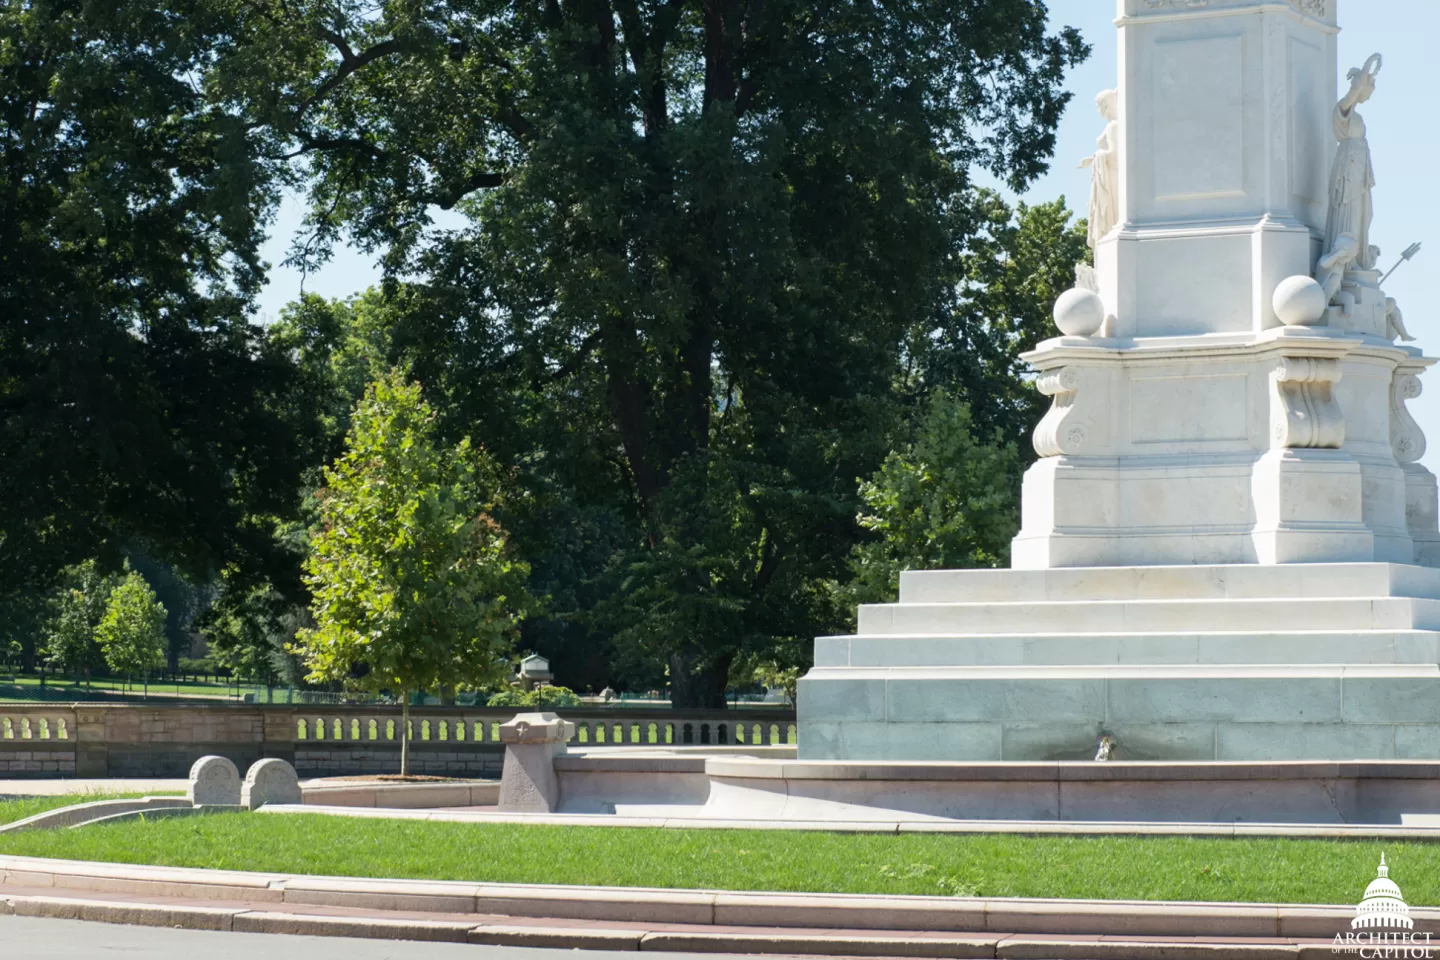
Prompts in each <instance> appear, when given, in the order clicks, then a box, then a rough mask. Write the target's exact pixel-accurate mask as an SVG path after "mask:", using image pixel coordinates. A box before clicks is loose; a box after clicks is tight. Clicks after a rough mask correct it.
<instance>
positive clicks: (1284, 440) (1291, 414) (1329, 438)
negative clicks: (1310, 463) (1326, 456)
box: [1270, 357, 1345, 449]
mask: <svg viewBox="0 0 1440 960" xmlns="http://www.w3.org/2000/svg"><path fill="white" fill-rule="evenodd" d="M1340 377H1341V373H1340V364H1339V362H1338V361H1336V360H1326V359H1320V358H1317V357H1285V358H1283V359H1281V361H1280V363H1279V365H1278V366H1277V367H1276V368H1275V370H1274V371H1273V372H1272V373H1271V374H1270V383H1271V385H1272V394H1271V401H1270V439H1271V441H1272V447H1274V448H1281V449H1302V448H1312V449H1313V448H1328V449H1339V448H1340V446H1342V445H1343V444H1344V443H1345V414H1344V412H1343V411H1342V410H1341V409H1340V404H1339V402H1337V401H1336V399H1335V384H1337V383H1339V382H1340Z"/></svg>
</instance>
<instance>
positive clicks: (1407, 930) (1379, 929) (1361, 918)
mask: <svg viewBox="0 0 1440 960" xmlns="http://www.w3.org/2000/svg"><path fill="white" fill-rule="evenodd" d="M1414 930H1415V921H1414V920H1413V919H1411V917H1410V907H1409V905H1408V904H1406V902H1405V898H1404V897H1403V896H1401V895H1400V887H1399V885H1398V884H1397V883H1396V882H1395V881H1394V880H1391V879H1390V867H1389V866H1388V865H1387V864H1386V863H1385V854H1383V853H1382V854H1380V866H1379V868H1378V869H1377V870H1376V871H1375V879H1374V880H1372V881H1370V886H1368V887H1366V888H1365V897H1364V899H1362V900H1361V901H1360V903H1359V905H1358V906H1356V907H1355V919H1354V920H1351V921H1350V932H1349V933H1345V934H1336V935H1335V944H1334V948H1333V952H1334V953H1347V954H1351V955H1359V956H1360V957H1362V958H1365V960H1370V958H1376V960H1378V958H1382V957H1386V958H1388V957H1421V958H1430V957H1432V956H1433V953H1432V949H1433V948H1432V947H1431V945H1430V934H1428V933H1415V932H1414Z"/></svg>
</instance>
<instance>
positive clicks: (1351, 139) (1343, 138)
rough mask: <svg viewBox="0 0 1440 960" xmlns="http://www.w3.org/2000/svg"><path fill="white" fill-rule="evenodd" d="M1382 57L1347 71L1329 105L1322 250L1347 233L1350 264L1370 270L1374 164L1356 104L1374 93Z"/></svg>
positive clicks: (1337, 245) (1333, 247) (1334, 247)
mask: <svg viewBox="0 0 1440 960" xmlns="http://www.w3.org/2000/svg"><path fill="white" fill-rule="evenodd" d="M1383 63H1384V61H1383V59H1382V58H1381V56H1380V54H1378V53H1377V54H1375V55H1374V56H1372V57H1371V58H1370V59H1369V60H1366V61H1365V66H1363V67H1361V68H1359V69H1357V70H1351V71H1350V73H1349V74H1348V75H1347V76H1348V77H1349V80H1350V90H1349V92H1348V93H1346V94H1345V96H1344V97H1343V98H1342V99H1341V100H1340V102H1339V103H1337V104H1336V105H1335V113H1334V115H1333V120H1334V124H1335V137H1336V138H1337V139H1338V140H1339V141H1340V145H1339V147H1338V148H1336V151H1335V165H1334V166H1333V167H1332V168H1331V171H1330V216H1329V219H1328V220H1327V222H1326V225H1325V251H1326V255H1327V256H1330V255H1333V254H1334V253H1336V252H1337V251H1339V250H1340V249H1341V238H1342V237H1344V236H1345V235H1346V234H1348V235H1349V238H1350V242H1353V243H1354V244H1355V246H1356V247H1357V248H1358V249H1357V250H1356V255H1355V258H1354V260H1353V261H1351V264H1350V269H1354V270H1374V269H1375V254H1374V251H1373V248H1372V247H1371V246H1370V221H1371V220H1372V219H1373V217H1374V207H1373V206H1372V205H1371V191H1372V190H1373V189H1374V187H1375V168H1374V167H1373V166H1371V163H1370V143H1369V141H1368V140H1366V139H1365V119H1364V118H1363V117H1361V116H1360V112H1359V111H1358V110H1357V109H1356V107H1358V106H1359V105H1360V104H1362V103H1365V102H1366V101H1367V100H1369V99H1370V97H1371V96H1373V95H1374V93H1375V78H1376V77H1377V76H1378V75H1379V73H1380V67H1381V66H1382V64H1383Z"/></svg>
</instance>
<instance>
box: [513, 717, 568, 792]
mask: <svg viewBox="0 0 1440 960" xmlns="http://www.w3.org/2000/svg"><path fill="white" fill-rule="evenodd" d="M574 735H575V724H573V723H570V722H569V721H567V720H561V719H560V718H559V717H557V716H555V714H553V713H522V714H520V715H519V716H517V717H515V718H514V719H513V720H511V721H510V722H509V723H506V724H502V725H501V727H500V742H501V743H503V744H505V769H504V772H503V773H501V775H500V810H501V811H502V812H506V813H551V812H553V811H554V810H555V808H556V807H558V806H559V805H560V781H559V780H558V779H556V777H555V758H556V757H557V756H559V755H560V754H563V753H564V752H565V744H566V742H567V741H568V740H569V739H570V738H571V737H572V736H574Z"/></svg>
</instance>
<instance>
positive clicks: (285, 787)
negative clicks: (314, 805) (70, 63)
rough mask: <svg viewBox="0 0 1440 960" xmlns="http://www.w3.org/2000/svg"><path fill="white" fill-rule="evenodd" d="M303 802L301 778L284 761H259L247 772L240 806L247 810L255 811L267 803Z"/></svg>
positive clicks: (271, 759) (270, 759)
mask: <svg viewBox="0 0 1440 960" xmlns="http://www.w3.org/2000/svg"><path fill="white" fill-rule="evenodd" d="M303 802H304V798H303V797H302V796H301V794H300V778H299V777H297V776H296V775H295V768H294V767H292V766H290V764H288V763H286V762H285V761H284V760H277V759H275V758H273V757H271V758H268V759H265V760H259V761H256V762H255V763H254V764H252V765H251V766H250V769H249V770H247V771H246V772H245V787H244V789H242V790H241V791H240V806H242V807H244V808H245V809H247V810H255V809H257V808H258V807H262V806H264V805H265V804H267V803H303Z"/></svg>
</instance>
